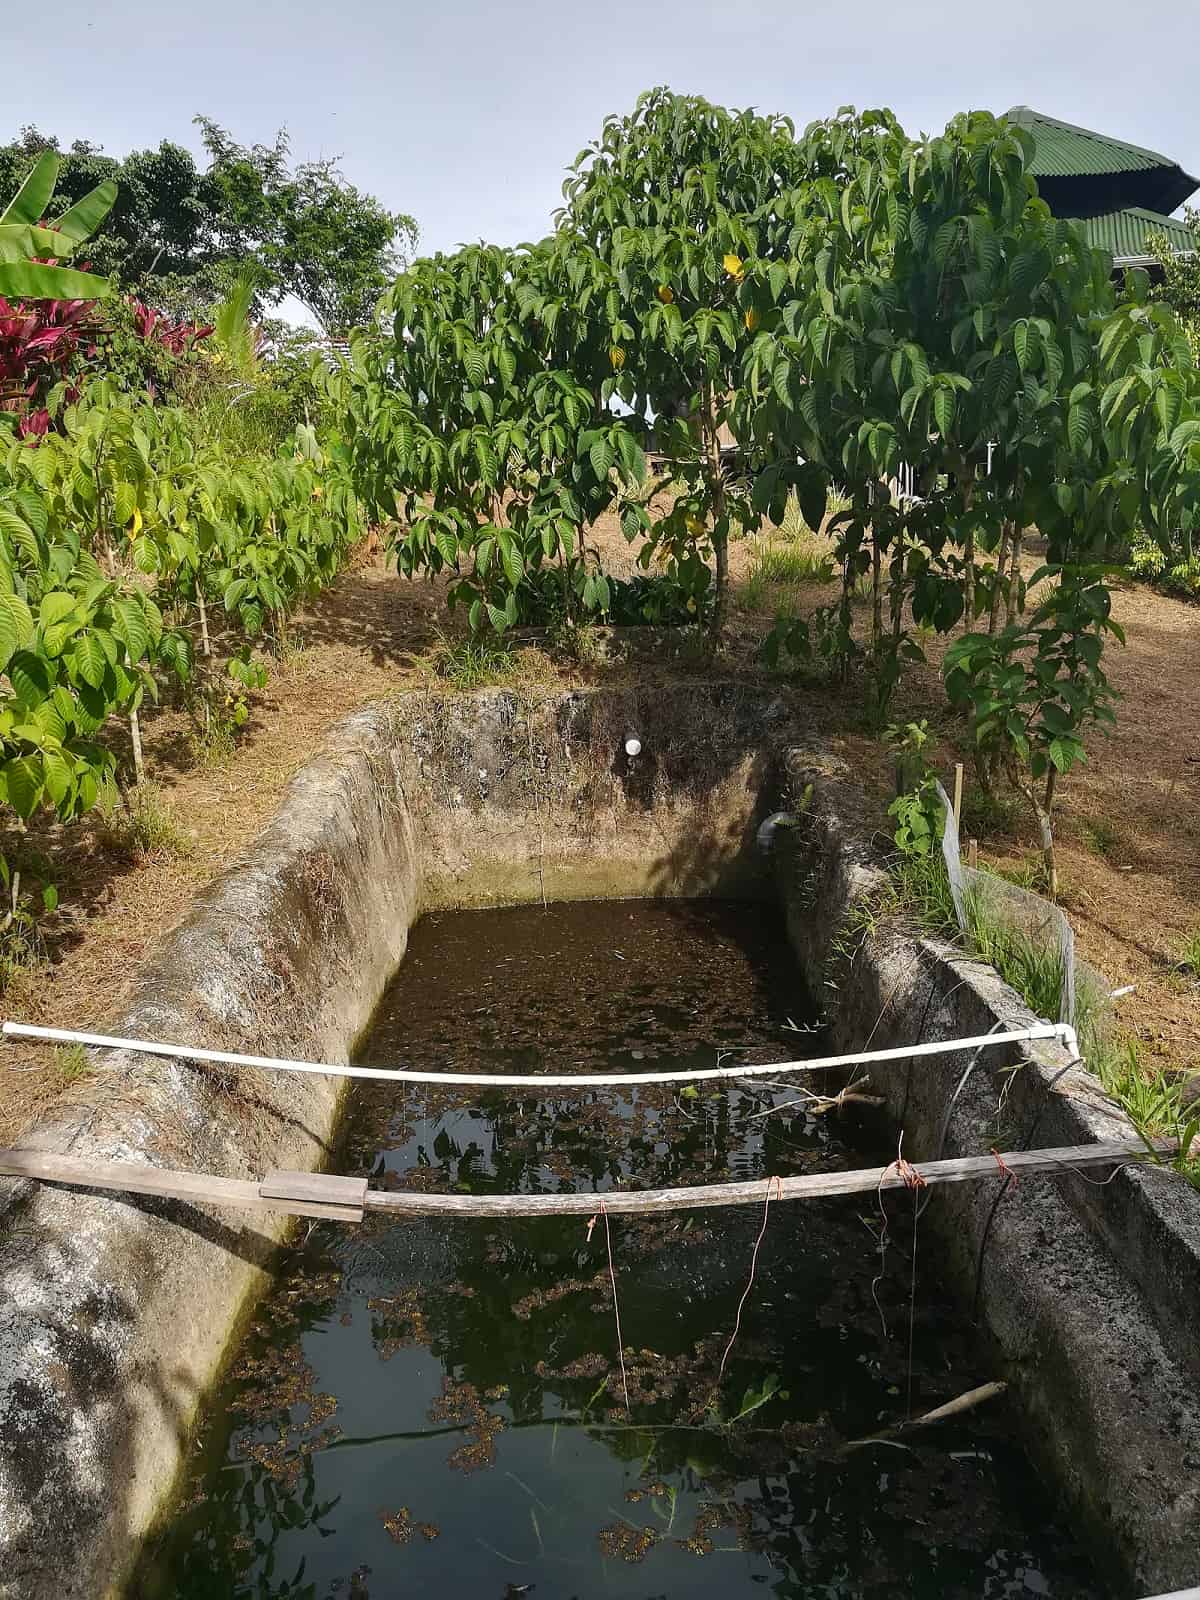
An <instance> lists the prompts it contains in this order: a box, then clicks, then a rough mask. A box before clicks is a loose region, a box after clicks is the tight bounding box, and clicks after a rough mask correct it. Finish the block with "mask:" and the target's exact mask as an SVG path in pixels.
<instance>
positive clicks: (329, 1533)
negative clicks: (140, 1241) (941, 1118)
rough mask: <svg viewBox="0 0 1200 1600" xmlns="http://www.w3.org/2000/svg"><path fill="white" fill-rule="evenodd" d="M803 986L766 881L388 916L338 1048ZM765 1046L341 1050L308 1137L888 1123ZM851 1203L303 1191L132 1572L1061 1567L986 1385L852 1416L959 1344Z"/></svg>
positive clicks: (456, 1137) (979, 1584)
mask: <svg viewBox="0 0 1200 1600" xmlns="http://www.w3.org/2000/svg"><path fill="white" fill-rule="evenodd" d="M810 1018H811V1006H810V1004H809V1001H808V999H807V997H806V996H805V995H804V993H803V991H802V990H801V988H800V987H799V985H798V982H797V979H796V975H795V970H794V967H793V965H792V962H791V960H790V958H789V956H788V953H787V947H786V940H785V936H784V932H783V928H782V925H781V923H780V921H779V919H778V918H777V916H776V914H775V913H774V912H773V911H769V910H767V909H765V908H762V907H757V906H753V907H751V906H733V905H720V904H717V905H713V904H705V905H696V904H683V905H657V904H644V903H630V902H616V903H604V904H585V905H575V906H559V905H553V906H550V907H549V908H548V909H545V910H543V909H542V908H541V907H537V908H522V909H516V910H507V911H495V912H471V913H453V914H444V915H438V916H430V917H427V918H425V919H424V920H423V921H422V922H421V923H420V924H419V925H418V926H417V928H416V929H415V930H414V933H413V938H412V942H411V946H410V950H409V954H408V956H407V958H406V959H405V962H404V964H403V966H402V968H401V970H400V972H399V974H398V976H397V978H396V980H395V981H394V983H393V984H392V986H391V988H390V990H389V992H388V994H387V996H386V998H385V1000H384V1002H383V1005H382V1006H381V1008H380V1012H379V1015H378V1017H377V1019H376V1021H375V1024H374V1027H373V1030H372V1033H371V1036H370V1039H369V1041H368V1042H367V1045H366V1047H365V1048H364V1050H363V1051H362V1052H361V1053H360V1054H361V1056H362V1058H363V1059H364V1060H367V1061H370V1062H373V1063H377V1064H380V1065H388V1066H400V1065H406V1066H412V1067H431V1068H437V1069H439V1070H456V1069H457V1070H462V1071H467V1070H471V1071H481V1070H482V1071H495V1072H500V1071H535V1072H536V1071H538V1070H539V1069H544V1070H548V1071H549V1070H555V1071H562V1070H577V1071H580V1072H583V1071H585V1070H589V1069H590V1070H607V1071H613V1070H620V1069H628V1070H631V1071H634V1070H646V1069H647V1068H648V1067H651V1066H653V1067H658V1068H662V1069H671V1068H676V1067H680V1066H689V1065H704V1066H710V1065H713V1064H714V1063H715V1062H717V1061H718V1060H738V1061H747V1062H749V1061H773V1060H780V1059H788V1058H795V1057H797V1056H802V1055H805V1054H819V1053H821V1046H822V1042H823V1041H822V1040H821V1038H820V1036H819V1035H818V1034H816V1033H814V1032H812V1031H811V1030H810V1028H809V1022H810ZM797 1082H802V1083H805V1084H806V1085H808V1086H809V1087H811V1088H814V1089H817V1088H821V1087H825V1086H826V1085H822V1084H817V1083H815V1082H813V1080H812V1079H811V1078H809V1079H800V1080H793V1081H792V1082H791V1083H790V1084H778V1085H775V1086H773V1085H771V1084H769V1083H764V1082H762V1081H759V1080H747V1081H746V1083H745V1086H744V1087H734V1088H728V1087H725V1086H721V1087H720V1088H717V1087H715V1086H713V1085H700V1086H698V1088H699V1092H697V1091H696V1090H691V1089H689V1090H687V1091H685V1092H683V1093H678V1092H670V1091H667V1090H663V1089H650V1090H646V1089H644V1088H631V1089H628V1090H620V1089H614V1090H592V1091H587V1092H583V1093H569V1092H566V1091H561V1090H556V1091H552V1092H550V1093H548V1094H546V1095H544V1096H543V1095H539V1094H538V1093H537V1092H536V1091H529V1092H514V1091H480V1090H478V1089H472V1088H468V1087H464V1089H463V1090H462V1091H461V1092H450V1091H444V1090H441V1089H426V1088H422V1087H419V1086H418V1087H408V1088H397V1087H393V1086H390V1085H378V1086H376V1085H365V1084H364V1085H360V1086H359V1087H358V1088H357V1089H356V1092H355V1098H354V1101H353V1105H352V1110H351V1114H350V1116H349V1118H348V1124H347V1129H346V1133H345V1136H344V1140H343V1148H342V1150H341V1152H340V1154H339V1156H338V1159H337V1160H336V1162H335V1163H334V1166H335V1168H336V1170H338V1171H344V1172H359V1173H365V1174H368V1175H369V1176H370V1178H371V1182H372V1183H373V1184H376V1185H389V1184H390V1185H395V1186H396V1187H398V1188H405V1189H413V1188H421V1189H425V1190H439V1191H450V1192H455V1191H457V1192H464V1191H470V1192H497V1193H502V1192H513V1191H522V1192H548V1193H554V1192H559V1191H562V1190H572V1189H573V1190H586V1191H589V1192H590V1191H593V1190H594V1191H597V1192H599V1193H603V1192H604V1191H606V1190H609V1189H612V1188H613V1187H617V1186H620V1187H623V1188H629V1187H642V1188H644V1187H651V1186H655V1187H657V1186H662V1185H671V1184H691V1183H705V1182H711V1181H718V1180H723V1179H729V1178H747V1177H758V1176H762V1175H764V1174H767V1173H779V1174H788V1173H800V1172H817V1171H822V1170H833V1169H841V1168H846V1167H850V1166H859V1165H865V1164H868V1163H871V1162H874V1161H879V1160H887V1159H889V1158H890V1157H891V1156H892V1155H894V1154H895V1147H894V1136H893V1135H892V1134H891V1133H890V1132H889V1130H888V1129H887V1127H886V1125H885V1124H884V1123H883V1122H882V1121H881V1120H880V1118H879V1115H878V1113H877V1112H874V1111H872V1110H871V1109H870V1108H861V1107H860V1108H856V1109H854V1110H850V1109H845V1110H842V1111H839V1112H836V1113H832V1114H830V1113H822V1112H820V1110H819V1108H818V1107H817V1106H816V1105H815V1104H814V1103H813V1102H812V1101H805V1100H804V1099H803V1098H802V1097H801V1095H800V1093H799V1091H798V1089H797V1087H796V1085H797ZM834 1087H836V1086H834ZM773 1108H778V1109H773ZM764 1224H765V1225H764ZM886 1224H887V1228H886V1237H883V1234H884V1218H883V1217H882V1216H881V1212H880V1207H879V1202H878V1198H877V1197H876V1196H874V1195H866V1196H864V1195H859V1196H847V1197H844V1198H841V1199H836V1200H819V1201H811V1202H793V1203H790V1204H779V1205H775V1206H771V1207H768V1209H767V1211H766V1215H765V1218H764V1212H763V1208H761V1207H759V1206H757V1205H756V1206H754V1207H740V1208H736V1209H725V1210H714V1211H698V1212H695V1213H691V1214H675V1215H669V1216H665V1217H654V1218H648V1219H630V1218H624V1217H621V1218H614V1219H611V1221H610V1220H609V1219H606V1218H605V1217H604V1216H603V1215H602V1214H601V1213H600V1212H599V1211H598V1212H597V1216H596V1219H595V1222H594V1225H592V1226H589V1223H588V1220H587V1219H586V1218H577V1217H572V1218H561V1219H545V1220H540V1219H539V1220H533V1219H529V1220H506V1221H504V1222H503V1223H497V1222H493V1221H492V1220H490V1219H488V1220H482V1219H476V1220H461V1221H445V1220H442V1219H439V1218H424V1219H420V1220H414V1221H403V1222H395V1221H389V1220H386V1219H383V1218H379V1217H375V1218H372V1219H370V1220H368V1221H367V1222H366V1223H365V1224H364V1225H362V1226H361V1227H359V1228H357V1229H350V1228H346V1227H344V1226H341V1225H338V1224H332V1223H329V1224H325V1223H322V1224H315V1225H313V1226H312V1227H311V1228H310V1229H309V1230H307V1232H306V1234H305V1235H304V1236H303V1237H302V1238H301V1239H300V1241H299V1242H298V1243H297V1246H296V1247H295V1248H294V1249H293V1250H292V1251H291V1252H290V1253H289V1255H288V1257H287V1259H286V1261H285V1264H284V1270H283V1272H282V1274H281V1276H280V1280H279V1284H278V1287H277V1289H276V1291H275V1292H274V1293H273V1294H272V1295H271V1296H270V1297H269V1299H268V1300H267V1301H266V1302H264V1304H263V1306H262V1308H261V1311H260V1314H259V1316H258V1317H257V1319H256V1322H255V1324H254V1326H253V1328H252V1329H251V1331H250V1333H249V1335H248V1336H247V1338H246V1340H245V1342H244V1345H243V1347H242V1350H241V1353H240V1355H239V1357H238V1359H237V1361H236V1363H235V1366H234V1368H233V1371H232V1373H231V1375H230V1377H229V1380H228V1382H227V1384H226V1386H225V1388H224V1391H223V1393H222V1394H221V1395H220V1396H219V1397H218V1399H217V1401H216V1403H214V1405H213V1406H212V1408H211V1419H210V1422H209V1425H208V1427H207V1429H206V1432H205V1435H204V1437H203V1439H202V1441H201V1443H200V1445H199V1447H198V1449H197V1453H196V1463H195V1472H194V1481H193V1486H192V1490H191V1493H190V1495H189V1498H188V1501H187V1504H186V1506H185V1507H184V1509H183V1510H182V1511H181V1513H180V1514H179V1516H178V1518H177V1520H176V1523H175V1525H174V1527H173V1529H172V1531H171V1533H170V1535H169V1536H168V1537H167V1539H166V1540H165V1541H164V1543H163V1544H162V1546H161V1548H159V1549H158V1550H157V1551H156V1552H155V1553H154V1555H153V1557H152V1559H151V1560H150V1561H149V1562H148V1563H147V1566H146V1570H145V1572H144V1573H143V1575H142V1578H141V1580H140V1588H139V1590H138V1593H139V1594H140V1595H142V1596H143V1597H145V1600H152V1597H163V1596H178V1597H182V1600H230V1597H236V1600H250V1597H254V1600H282V1597H284V1596H287V1597H291V1600H301V1597H303V1600H333V1597H335V1596H341V1597H358V1600H366V1597H368V1596H370V1597H373V1600H391V1597H394V1596H416V1595H436V1596H438V1597H439V1600H516V1597H518V1596H530V1597H532V1600H592V1597H601V1596H614V1597H629V1600H666V1597H670V1600H704V1597H712V1600H717V1597H721V1600H734V1597H741V1596H746V1597H752V1596H759V1595H762V1596H769V1595H771V1596H779V1597H787V1600H793V1597H796V1600H798V1597H801V1596H803V1597H809V1596H812V1597H818V1596H819V1597H822V1600H857V1597H872V1600H874V1597H879V1600H884V1597H894V1596H897V1595H911V1596H920V1597H928V1600H934V1597H950V1600H955V1597H963V1600H966V1597H972V1600H973V1597H988V1600H992V1597H996V1600H999V1597H1017V1596H1026V1595H1049V1596H1059V1597H1064V1600H1068V1597H1069V1600H1099V1597H1100V1596H1102V1595H1103V1594H1104V1593H1106V1592H1107V1591H1105V1590H1104V1589H1103V1587H1101V1586H1100V1585H1099V1584H1098V1582H1097V1580H1096V1578H1095V1576H1094V1574H1092V1573H1091V1571H1090V1570H1089V1567H1088V1563H1087V1561H1086V1559H1085V1557H1084V1555H1083V1553H1082V1551H1081V1550H1080V1549H1079V1547H1078V1545H1077V1544H1076V1543H1075V1541H1074V1539H1073V1537H1072V1535H1071V1533H1070V1532H1069V1530H1068V1528H1067V1527H1066V1525H1065V1523H1064V1522H1063V1521H1062V1520H1061V1519H1059V1518H1058V1517H1057V1516H1056V1515H1055V1513H1054V1510H1053V1501H1052V1497H1051V1495H1050V1494H1049V1492H1048V1491H1047V1489H1046V1488H1045V1487H1044V1486H1043V1485H1042V1484H1041V1483H1039V1482H1038V1480H1037V1478H1036V1477H1035V1475H1034V1474H1033V1472H1032V1470H1031V1467H1030V1465H1029V1462H1028V1460H1027V1459H1026V1458H1025V1456H1024V1455H1023V1453H1022V1451H1021V1449H1020V1447H1019V1445H1018V1444H1017V1442H1016V1439H1015V1431H1014V1425H1013V1418H1012V1416H1011V1415H1010V1413H1009V1411H1008V1409H1007V1408H1006V1406H1005V1405H1004V1404H1003V1403H1000V1404H993V1405H991V1406H989V1407H987V1408H986V1409H981V1410H978V1411H975V1412H973V1413H971V1414H969V1415H967V1416H964V1417H962V1418H961V1419H960V1420H958V1421H956V1422H953V1423H950V1424H945V1425H942V1426H940V1427H938V1428H936V1429H932V1430H929V1431H927V1432H922V1433H915V1434H910V1435H908V1436H907V1437H906V1439H905V1440H904V1441H903V1442H900V1441H896V1440H890V1441H875V1442H868V1443H862V1442H861V1441H863V1440H864V1439H866V1438H867V1437H868V1436H870V1435H873V1434H877V1433H879V1432H880V1431H882V1430H886V1429H888V1428H890V1427H892V1426H893V1425H894V1424H896V1423H898V1422H900V1421H902V1420H903V1419H904V1417H906V1416H908V1415H913V1414H919V1413H920V1412H923V1411H926V1410H929V1409H931V1408H932V1407H933V1406H936V1405H939V1404H941V1403H942V1402H944V1401H946V1400H948V1399H950V1398H952V1397H953V1396H955V1395H957V1394H959V1393H961V1392H963V1391H965V1390H967V1389H970V1388H972V1387H973V1386H975V1385H977V1384H979V1383H982V1382H985V1381H987V1379H988V1378H990V1377H992V1376H994V1374H993V1373H992V1372H991V1371H990V1370H989V1369H988V1367H987V1366H986V1364H985V1363H983V1362H982V1361H981V1357H980V1353H979V1350H978V1349H977V1347H976V1344H975V1342H974V1340H973V1338H972V1337H971V1334H970V1330H969V1329H968V1328H967V1327H966V1326H965V1323H964V1320H963V1318H962V1317H961V1315H959V1314H957V1313H956V1311H955V1310H954V1308H953V1307H951V1306H950V1305H949V1304H948V1303H947V1301H946V1299H945V1297H944V1294H943V1291H942V1289H941V1286H940V1284H939V1281H938V1274H937V1249H936V1246H935V1244H934V1239H933V1235H932V1233H931V1232H930V1231H929V1229H928V1221H926V1222H925V1223H924V1224H920V1225H918V1227H917V1229H916V1234H915V1238H914V1230H913V1223H912V1203H911V1201H910V1197H909V1196H908V1195H907V1194H906V1193H903V1192H901V1193H896V1192H893V1193H890V1194H889V1195H888V1196H887V1197H886ZM760 1230H761V1233H762V1240H761V1247H760V1249H759V1252H758V1259H757V1267H756V1271H755V1277H754V1282H753V1286H752V1288H751V1290H750V1292H749V1294H746V1293H745V1292H746V1289H747V1283H748V1279H749V1275H750V1270H751V1260H752V1255H753V1251H754V1247H755V1242H756V1239H757V1238H758V1236H759V1234H760ZM610 1248H611V1266H610ZM614 1283H615V1288H616V1293H615V1297H614ZM744 1295H745V1304H744V1306H743V1308H742V1312H741V1321H740V1327H739V1331H738V1336H737V1339H736V1341H735V1342H734V1343H733V1345H732V1348H728V1347H729V1345H730V1338H731V1334H732V1332H733V1329H734V1326H735V1323H736V1322H737V1319H738V1308H739V1303H740V1302H741V1301H742V1299H743V1296H744ZM618 1316H619V1319H620V1330H621V1344H622V1346H623V1349H624V1371H623V1372H622V1368H621V1362H620V1359H619V1357H618V1338H617V1317H618ZM722 1362H724V1371H723V1373H722V1370H721V1369H722Z"/></svg>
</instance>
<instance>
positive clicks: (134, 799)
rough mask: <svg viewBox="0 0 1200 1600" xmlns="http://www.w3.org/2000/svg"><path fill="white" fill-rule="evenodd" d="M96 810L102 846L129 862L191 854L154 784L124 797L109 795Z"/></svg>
mask: <svg viewBox="0 0 1200 1600" xmlns="http://www.w3.org/2000/svg"><path fill="white" fill-rule="evenodd" d="M97 809H98V811H99V813H100V829H101V836H102V838H103V839H104V842H105V844H106V845H108V847H109V848H110V849H112V850H115V851H116V852H117V853H118V854H119V855H123V856H126V857H128V859H129V860H130V861H139V862H140V861H149V860H154V859H158V860H161V859H162V858H163V857H164V856H186V855H189V854H190V853H191V849H192V841H191V839H190V838H189V836H188V835H187V834H186V833H185V832H184V831H183V829H182V828H181V827H180V826H179V824H178V823H177V822H176V820H175V817H174V815H173V814H172V812H171V808H170V806H169V805H168V804H167V803H166V801H165V800H164V799H163V795H162V790H161V789H160V788H159V787H158V785H157V784H154V783H141V784H138V785H137V786H136V788H133V789H130V790H129V791H128V793H126V794H124V795H118V794H116V793H115V792H110V793H109V795H108V796H106V797H102V799H101V801H100V804H99V806H98V808H97Z"/></svg>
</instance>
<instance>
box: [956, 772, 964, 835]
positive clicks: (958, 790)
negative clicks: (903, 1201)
mask: <svg viewBox="0 0 1200 1600" xmlns="http://www.w3.org/2000/svg"><path fill="white" fill-rule="evenodd" d="M962 789H963V764H962V762H961V761H956V762H955V763H954V826H955V827H956V828H957V827H958V825H959V823H960V822H961V821H962Z"/></svg>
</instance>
